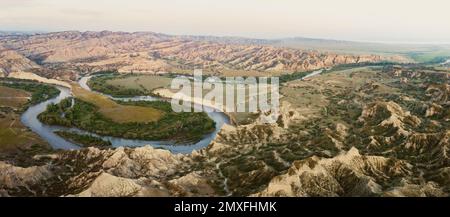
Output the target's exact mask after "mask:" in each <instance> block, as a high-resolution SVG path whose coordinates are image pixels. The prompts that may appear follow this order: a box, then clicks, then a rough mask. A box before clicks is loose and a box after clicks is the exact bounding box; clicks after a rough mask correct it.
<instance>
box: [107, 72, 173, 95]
mask: <svg viewBox="0 0 450 217" xmlns="http://www.w3.org/2000/svg"><path fill="white" fill-rule="evenodd" d="M171 81H172V78H168V77H163V76H154V75H138V76H125V77H123V78H116V79H111V80H107V81H106V84H108V85H113V86H117V87H122V88H126V89H136V90H141V91H144V92H146V91H152V90H154V89H157V88H163V87H169V86H170V82H171Z"/></svg>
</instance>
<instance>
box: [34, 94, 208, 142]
mask: <svg viewBox="0 0 450 217" xmlns="http://www.w3.org/2000/svg"><path fill="white" fill-rule="evenodd" d="M71 100H72V99H71V98H67V99H64V100H63V101H61V102H60V103H59V104H56V105H55V104H51V105H49V106H48V108H47V110H46V111H45V112H43V113H41V114H40V115H39V116H38V118H39V120H41V121H42V122H43V123H46V124H49V125H60V126H67V127H77V128H80V129H83V130H86V131H89V132H92V133H96V134H98V135H105V136H114V137H121V138H127V139H141V140H174V141H177V142H191V141H192V142H193V141H198V140H200V139H201V138H202V137H203V135H205V134H207V133H209V132H212V131H214V129H215V123H214V121H213V120H211V119H210V118H209V117H208V116H207V114H206V113H186V112H181V113H175V112H173V111H172V109H171V106H170V103H168V102H164V101H156V102H143V101H142V102H127V103H125V104H133V105H139V106H148V107H154V108H156V109H159V110H162V111H164V113H165V114H164V116H163V117H162V118H161V119H159V120H158V121H156V122H150V123H116V122H113V121H112V120H110V119H108V118H106V117H104V116H103V115H101V114H100V113H99V112H98V108H97V107H96V106H95V105H93V104H90V103H87V102H84V101H81V100H79V99H75V105H74V106H73V107H71ZM118 103H124V102H118ZM125 115H126V114H125Z"/></svg>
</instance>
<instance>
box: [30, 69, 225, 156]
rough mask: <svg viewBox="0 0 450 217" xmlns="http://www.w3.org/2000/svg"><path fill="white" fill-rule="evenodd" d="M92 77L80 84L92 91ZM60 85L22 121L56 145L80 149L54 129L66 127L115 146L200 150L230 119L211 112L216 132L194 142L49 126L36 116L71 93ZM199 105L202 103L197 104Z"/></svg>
mask: <svg viewBox="0 0 450 217" xmlns="http://www.w3.org/2000/svg"><path fill="white" fill-rule="evenodd" d="M89 79H90V76H89V77H83V78H81V79H80V81H79V84H80V86H81V87H82V88H84V89H86V90H89V91H91V89H90V88H89V86H88V85H87V81H88V80H89ZM57 88H58V89H59V90H60V91H61V93H60V94H59V96H57V97H55V98H53V99H49V100H47V101H45V102H42V103H39V104H37V105H34V106H31V107H29V108H28V110H27V111H25V113H23V114H22V116H21V121H22V123H23V124H24V125H25V126H27V127H29V128H30V129H31V130H32V131H33V132H35V133H37V134H38V135H39V136H41V137H42V138H43V139H44V140H46V141H47V142H48V143H49V144H50V145H51V146H52V147H53V148H55V149H66V150H69V149H80V148H81V146H79V145H77V144H74V143H72V142H70V141H67V140H65V139H63V138H61V137H60V136H58V135H56V134H55V131H58V130H67V131H71V132H77V133H80V134H88V135H92V136H96V137H100V138H102V139H105V140H108V141H110V142H111V143H112V146H113V147H120V146H127V147H138V146H144V145H151V146H153V147H156V148H164V149H167V150H170V151H171V152H173V153H191V152H192V151H193V150H198V149H201V148H204V147H206V146H207V145H209V144H210V143H211V141H212V140H213V139H214V138H215V137H216V135H217V133H218V132H219V131H220V129H221V128H222V126H223V125H224V124H230V120H229V118H228V116H227V115H225V114H224V113H222V112H208V113H207V114H208V116H209V117H210V118H211V119H212V120H214V122H215V123H216V129H215V130H214V132H212V133H209V134H207V135H205V136H204V137H203V138H202V139H201V140H200V141H198V142H196V143H194V144H175V143H174V142H173V141H146V140H135V139H123V138H117V137H110V136H99V135H96V134H93V133H89V132H86V131H83V130H80V129H77V128H68V127H60V126H49V125H46V124H44V123H42V122H40V121H39V119H38V118H37V116H38V115H39V114H40V113H42V112H44V111H45V110H46V109H47V106H48V105H49V104H51V103H54V104H56V103H59V102H61V100H63V99H65V98H67V97H71V96H72V93H71V91H70V89H69V88H66V87H60V86H57ZM103 95H105V96H108V97H110V98H111V99H114V100H125V101H127V100H133V101H155V100H162V99H160V98H157V97H151V96H136V97H127V98H116V97H112V96H109V95H106V94H103ZM196 106H200V105H196Z"/></svg>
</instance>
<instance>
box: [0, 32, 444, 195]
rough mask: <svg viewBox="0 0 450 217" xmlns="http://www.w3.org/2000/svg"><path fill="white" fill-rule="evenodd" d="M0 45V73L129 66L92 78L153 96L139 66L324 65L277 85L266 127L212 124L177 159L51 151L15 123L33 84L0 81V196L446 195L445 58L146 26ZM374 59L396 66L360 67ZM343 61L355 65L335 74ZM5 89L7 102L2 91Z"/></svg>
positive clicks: (163, 154) (113, 151)
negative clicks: (207, 137)
mask: <svg viewBox="0 0 450 217" xmlns="http://www.w3.org/2000/svg"><path fill="white" fill-rule="evenodd" d="M0 47H1V48H2V50H0V55H1V57H2V58H0V72H1V73H2V74H3V76H9V75H15V77H20V75H22V77H20V78H32V77H30V76H28V77H27V76H25V75H29V74H26V73H25V74H24V73H23V72H28V73H30V74H31V73H33V74H35V75H39V76H42V77H46V78H52V79H57V80H59V81H60V82H61V81H64V82H67V83H70V84H74V85H76V83H75V81H76V80H77V79H78V78H80V77H82V76H84V75H86V74H91V73H94V72H99V71H105V70H110V71H118V72H120V74H122V75H123V74H131V73H133V74H136V73H137V72H139V74H138V75H132V76H125V77H119V78H117V79H112V80H108V81H107V82H106V84H107V85H110V86H109V87H110V89H111V88H117V90H121V91H123V90H129V89H134V91H141V92H139V93H142V92H144V93H147V92H152V93H153V94H154V93H156V92H158V91H159V92H161V91H164V89H162V88H167V85H168V81H167V78H166V77H159V78H158V79H160V80H157V82H155V81H154V80H152V77H154V75H153V74H158V75H159V76H166V75H168V73H167V72H173V73H180V74H186V73H191V72H192V69H194V68H197V67H198V68H203V70H204V71H205V73H208V74H214V75H218V76H227V75H242V76H244V75H289V74H293V73H300V72H305V71H310V70H315V69H322V68H325V69H329V70H325V71H323V72H322V73H321V74H318V75H316V76H312V77H309V78H307V79H287V80H283V83H282V84H281V86H280V94H281V99H280V115H279V117H278V120H277V122H276V123H274V124H265V123H262V122H261V120H260V118H259V116H256V117H253V118H252V119H250V121H247V122H245V123H243V122H242V123H233V124H225V125H224V126H223V127H222V128H221V130H220V131H219V133H218V134H217V136H216V137H215V138H214V139H213V140H212V141H211V143H210V144H209V145H207V146H206V147H204V148H202V149H199V150H194V151H193V152H192V153H186V154H182V153H178V154H175V153H173V152H171V151H169V150H164V149H162V148H154V147H152V146H150V145H148V146H142V147H114V148H112V147H107V148H104V147H88V148H80V149H78V150H53V149H51V148H49V147H48V144H46V142H45V141H42V140H41V139H40V138H39V136H37V135H36V134H34V133H33V132H30V131H29V130H28V129H26V128H24V127H23V126H21V125H20V123H18V121H19V119H20V114H21V111H20V110H21V109H22V108H25V106H26V104H27V102H28V101H27V100H28V98H29V97H30V96H31V95H33V93H36V92H38V91H37V90H36V88H34V89H28V90H19V89H18V88H17V87H14V86H11V85H12V84H14V83H17V82H19V83H20V82H25V81H24V80H8V79H12V78H2V79H3V80H2V81H3V82H4V83H0V90H2V93H0V108H2V110H1V113H0V118H1V119H0V126H1V128H0V129H1V132H0V133H1V134H0V136H1V137H0V138H1V139H2V141H1V142H0V146H1V147H0V151H1V152H2V153H14V154H13V155H12V154H0V196H449V194H450V181H449V180H450V157H449V155H450V153H449V150H450V141H449V139H450V98H449V97H450V68H448V63H446V64H447V65H446V64H441V65H437V64H404V63H405V62H409V61H410V60H408V59H407V58H405V57H402V56H380V55H346V54H333V53H328V52H326V53H322V52H319V51H310V50H301V49H294V48H284V47H275V46H267V45H260V44H256V43H254V44H252V43H233V42H228V41H217V40H204V39H203V38H195V37H186V36H169V35H162V34H154V33H122V32H59V33H48V34H38V35H13V36H0ZM386 61H387V62H397V63H398V64H380V65H375V64H374V65H370V64H369V65H363V63H381V62H386ZM348 64H361V65H359V66H357V65H354V66H352V67H343V68H342V69H340V68H339V66H340V65H346V66H348ZM333 67H334V69H332V68H333ZM140 73H145V74H146V75H145V76H143V75H140ZM147 74H152V76H150V75H147ZM293 77H295V76H293ZM41 81H43V82H46V83H49V82H48V81H50V80H43V79H41ZM51 81H53V82H54V81H55V80H51ZM28 82H29V81H28ZM31 83H32V84H30V85H37V84H38V83H37V82H31ZM50 87H52V86H51V85H49V84H47V85H45V87H41V86H40V88H50ZM77 88H79V87H78V86H74V87H72V92H74V95H75V97H77V98H79V99H81V100H83V99H84V101H86V102H87V103H90V104H89V105H94V106H95V105H96V103H97V104H99V103H100V104H101V103H102V102H105V103H106V104H107V105H109V106H112V107H120V109H122V110H119V111H117V110H115V111H116V112H119V113H121V114H123V116H120V117H117V118H119V119H120V120H118V121H123V120H124V118H125V119H126V115H127V109H128V108H127V107H131V105H122V104H120V105H118V104H115V103H117V102H115V101H111V100H110V99H107V98H104V97H103V95H98V96H97V95H96V96H95V97H93V96H91V95H92V93H91V92H88V93H87V92H85V90H82V89H77ZM114 90H116V89H114ZM6 92H7V94H5V93H6ZM131 93H134V92H131ZM9 96H11V97H14V98H5V97H9ZM36 96H37V95H36ZM100 96H101V98H96V97H100ZM2 97H3V98H2ZM83 97H84V98H83ZM41 98H45V96H41ZM89 100H92V101H89ZM133 106H136V107H139V106H141V105H139V104H137V105H133ZM75 107H76V104H75ZM136 107H134V108H136ZM89 108H90V107H89ZM96 108H100V109H101V108H103V106H102V105H97V107H96ZM142 108H143V107H141V109H142ZM148 110H149V108H146V111H148ZM63 111H66V110H63ZM68 111H71V110H68ZM101 112H102V111H100V113H101ZM103 112H108V111H103ZM57 114H59V113H57ZM62 114H63V115H61V116H65V115H66V113H65V112H63V113H62ZM107 114H111V113H107ZM103 115H104V113H103ZM73 116H76V115H73ZM105 116H106V115H105ZM116 116H117V114H116ZM106 117H107V116H106ZM62 118H65V117H62ZM113 118H114V117H111V118H109V119H108V121H110V120H112V119H113ZM83 121H86V120H83ZM112 121H114V120H112ZM95 122H96V121H92V122H88V123H95ZM83 123H84V122H81V124H80V125H81V126H82V124H83ZM108 123H110V122H108ZM181 125H182V124H181ZM12 133H14V134H15V135H16V134H17V133H19V134H20V135H21V136H18V137H14V136H12ZM3 135H7V136H8V138H10V139H14V141H13V140H11V141H9V140H8V141H7V140H4V138H6V137H3ZM22 137H26V138H28V140H26V141H25V142H23V141H22V140H21V139H20V138H22ZM16 140H17V141H16ZM33 143H37V144H39V146H33V145H32V144H33ZM30 146H31V147H30ZM3 150H8V151H11V150H13V151H14V150H15V151H14V152H6V151H4V152H3Z"/></svg>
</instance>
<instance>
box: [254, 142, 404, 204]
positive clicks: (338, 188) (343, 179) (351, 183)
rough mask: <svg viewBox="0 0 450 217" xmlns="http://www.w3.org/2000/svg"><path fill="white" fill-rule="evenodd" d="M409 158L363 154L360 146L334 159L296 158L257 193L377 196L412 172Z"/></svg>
mask: <svg viewBox="0 0 450 217" xmlns="http://www.w3.org/2000/svg"><path fill="white" fill-rule="evenodd" d="M411 168H412V166H411V165H409V164H408V163H407V162H405V161H401V160H392V159H388V158H384V157H378V156H362V155H361V154H360V153H359V152H358V150H357V149H356V148H351V149H350V150H349V151H348V152H346V153H343V154H341V155H338V156H336V157H333V158H330V159H324V158H318V157H311V158H307V159H305V160H301V161H295V162H294V163H293V166H292V167H291V168H290V169H289V170H288V171H287V173H286V174H284V175H280V176H277V177H274V178H273V179H272V181H270V183H269V184H268V186H267V188H266V189H264V190H263V191H261V192H260V193H257V194H255V196H375V195H382V194H383V192H384V191H385V190H386V189H385V188H386V187H383V186H382V184H384V185H386V184H387V183H389V182H394V181H395V180H396V178H398V177H402V176H405V175H408V174H410V173H411Z"/></svg>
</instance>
